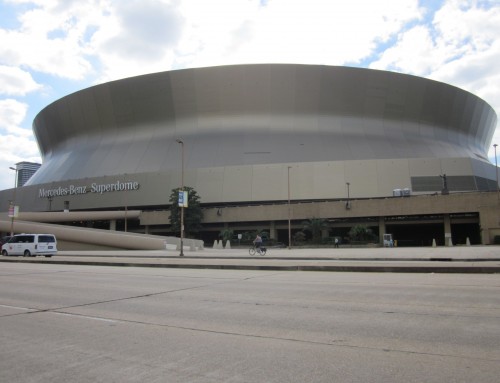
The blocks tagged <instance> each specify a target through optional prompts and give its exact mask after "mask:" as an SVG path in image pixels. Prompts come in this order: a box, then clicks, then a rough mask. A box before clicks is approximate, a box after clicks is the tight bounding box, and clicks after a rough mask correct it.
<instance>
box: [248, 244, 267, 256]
mask: <svg viewBox="0 0 500 383" xmlns="http://www.w3.org/2000/svg"><path fill="white" fill-rule="evenodd" d="M248 253H249V254H250V255H255V253H259V254H260V255H266V253H267V249H266V248H265V247H255V245H254V246H251V247H250V248H249V249H248Z"/></svg>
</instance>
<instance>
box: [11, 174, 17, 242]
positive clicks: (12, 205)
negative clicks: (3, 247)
mask: <svg viewBox="0 0 500 383" xmlns="http://www.w3.org/2000/svg"><path fill="white" fill-rule="evenodd" d="M9 169H10V170H14V171H15V172H16V173H15V174H16V175H15V178H14V191H13V194H12V202H11V205H10V208H11V209H12V210H11V209H9V210H11V211H10V212H9V213H11V214H12V216H11V217H10V236H11V237H12V236H13V235H14V216H15V213H16V189H17V168H13V167H12V166H9Z"/></svg>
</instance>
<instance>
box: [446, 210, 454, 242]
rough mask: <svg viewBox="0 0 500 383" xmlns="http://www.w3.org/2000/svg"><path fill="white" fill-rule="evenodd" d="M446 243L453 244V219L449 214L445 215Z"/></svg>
mask: <svg viewBox="0 0 500 383" xmlns="http://www.w3.org/2000/svg"><path fill="white" fill-rule="evenodd" d="M444 245H445V246H453V241H452V238H451V219H450V215H449V214H445V215H444Z"/></svg>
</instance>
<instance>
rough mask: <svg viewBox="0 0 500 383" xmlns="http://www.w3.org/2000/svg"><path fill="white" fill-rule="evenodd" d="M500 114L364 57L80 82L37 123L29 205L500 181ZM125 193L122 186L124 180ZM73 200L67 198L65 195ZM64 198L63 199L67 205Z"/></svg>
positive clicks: (474, 185) (339, 194)
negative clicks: (499, 175)
mask: <svg viewBox="0 0 500 383" xmlns="http://www.w3.org/2000/svg"><path fill="white" fill-rule="evenodd" d="M495 126H496V114H495V112H494V110H493V109H492V108H491V106H490V105H488V104H487V103H486V102H485V101H483V100H482V99H480V98H479V97H477V96H475V95H473V94H471V93H469V92H467V91H464V90H462V89H459V88H457V87H454V86H451V85H448V84H444V83H441V82H437V81H433V80H429V79H424V78H420V77H416V76H411V75H405V74H400V73H393V72H387V71H379V70H370V69H362V68H350V67H335V66H318V65H287V64H255V65H234V66H220V67H209V68H196V69H185V70H174V71H168V72H161V73H154V74H147V75H143V76H138V77H132V78H126V79H122V80H118V81H113V82H109V83H105V84H101V85H97V86H93V87H90V88H87V89H84V90H81V91H79V92H76V93H73V94H70V95H68V96H66V97H63V98H61V99H60V100H57V101H56V102H54V103H52V104H50V105H49V106H47V107H46V108H45V109H43V110H42V111H41V112H40V113H39V114H38V115H37V116H36V118H35V120H34V123H33V130H34V133H35V136H36V139H37V141H38V144H39V148H40V152H41V155H42V158H43V164H42V166H41V168H40V169H39V170H38V171H37V172H36V174H35V175H34V176H33V177H32V178H31V179H30V180H29V182H28V183H27V185H26V186H25V187H24V189H25V192H24V193H22V196H21V198H23V196H28V195H29V196H30V197H25V198H24V200H23V205H24V206H25V209H28V210H46V207H47V198H50V197H51V196H52V197H64V198H60V199H61V200H62V199H64V200H66V201H70V203H71V206H72V208H76V209H95V208H98V209H101V208H113V207H118V206H123V205H124V201H123V200H124V198H127V199H128V201H127V204H129V205H134V206H148V205H149V206H157V205H165V204H168V203H169V202H168V197H169V191H170V190H172V189H173V188H176V187H178V186H179V185H180V177H181V161H182V158H181V157H182V156H181V147H180V145H179V144H178V143H177V142H176V140H178V139H179V138H180V139H182V140H183V142H184V145H183V146H184V150H185V154H184V173H185V184H186V185H187V186H190V187H193V188H194V189H195V190H196V191H197V192H198V193H199V195H200V196H201V197H202V202H203V203H208V204H222V203H239V202H256V201H280V200H281V201H282V200H286V198H287V191H288V183H287V181H288V177H289V172H290V170H289V167H290V166H291V167H292V168H291V172H292V176H291V179H290V182H291V184H292V187H293V194H294V199H297V200H322V199H334V198H343V197H345V195H346V184H347V183H349V185H350V191H349V192H350V193H351V197H353V198H371V197H383V196H390V195H392V194H393V192H394V190H397V189H402V190H403V189H407V190H411V193H413V194H418V193H431V192H434V191H438V190H441V188H442V183H443V177H442V176H443V175H446V179H447V186H448V188H449V190H450V191H477V190H493V189H495V188H496V181H495V168H494V166H493V165H492V164H491V163H490V162H489V161H488V158H487V150H488V147H489V145H490V143H491V139H492V135H493V132H494V129H495ZM124 191H125V193H117V192H124ZM61 203H62V202H61ZM53 207H56V206H55V205H54V206H53Z"/></svg>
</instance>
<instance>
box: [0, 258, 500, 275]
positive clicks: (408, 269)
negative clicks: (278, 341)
mask: <svg viewBox="0 0 500 383" xmlns="http://www.w3.org/2000/svg"><path fill="white" fill-rule="evenodd" d="M295 260H297V259H295ZM365 261H373V260H365ZM424 261H425V260H424ZM433 261H442V260H439V259H435V260H433ZM446 261H447V262H449V261H448V260H445V262H446ZM452 261H453V260H452ZM455 261H462V260H455ZM475 261H477V260H475ZM488 261H490V260H488ZM0 262H5V263H42V264H58V265H79V266H115V267H150V268H172V269H211V270H268V271H325V272H363V273H368V272H372V273H453V274H497V273H500V266H484V265H482V266H481V265H479V266H473V265H467V266H458V265H457V266H448V265H446V266H444V265H443V266H440V265H419V266H394V265H392V266H391V265H300V264H297V265H289V266H287V265H262V264H261V265H238V264H179V263H150V262H149V263H146V262H141V263H134V262H104V261H77V260H75V261H71V260H44V259H41V260H37V259H0ZM469 262H470V261H469Z"/></svg>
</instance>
